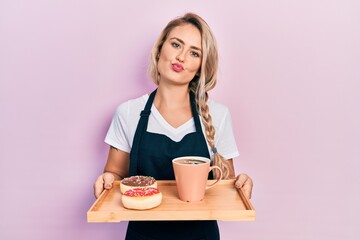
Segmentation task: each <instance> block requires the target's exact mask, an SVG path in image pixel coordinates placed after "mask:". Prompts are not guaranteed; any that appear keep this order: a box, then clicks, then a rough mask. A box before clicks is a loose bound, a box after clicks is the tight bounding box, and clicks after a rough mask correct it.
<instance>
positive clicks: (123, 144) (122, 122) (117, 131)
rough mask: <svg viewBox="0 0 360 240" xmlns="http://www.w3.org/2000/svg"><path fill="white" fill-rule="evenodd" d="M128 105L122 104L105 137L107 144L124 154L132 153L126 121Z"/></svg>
mask: <svg viewBox="0 0 360 240" xmlns="http://www.w3.org/2000/svg"><path fill="white" fill-rule="evenodd" d="M128 109H129V107H128V103H127V102H126V103H123V104H121V105H120V106H119V107H118V108H117V109H116V112H115V114H114V116H113V118H112V121H111V124H110V127H109V130H108V132H107V134H106V137H105V143H107V144H109V145H110V146H113V147H115V148H117V149H119V150H122V151H124V152H130V150H131V147H130V146H131V145H130V142H129V137H128V136H129V134H128V129H129V128H128V126H127V123H126V119H127V116H128V111H129V110H128Z"/></svg>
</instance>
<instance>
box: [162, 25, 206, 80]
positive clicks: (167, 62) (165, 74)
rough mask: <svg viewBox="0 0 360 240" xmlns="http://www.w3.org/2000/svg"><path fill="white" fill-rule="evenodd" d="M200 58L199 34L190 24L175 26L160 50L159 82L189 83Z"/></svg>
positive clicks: (197, 70)
mask: <svg viewBox="0 0 360 240" xmlns="http://www.w3.org/2000/svg"><path fill="white" fill-rule="evenodd" d="M201 59H202V50H201V34H200V31H199V30H198V29H197V28H196V27H194V26H193V25H191V24H185V25H181V26H177V27H175V28H174V29H173V30H172V31H171V32H170V33H169V35H168V37H167V39H166V40H165V42H164V44H163V46H162V49H161V51H160V56H159V61H158V72H159V74H160V79H159V84H160V83H161V82H165V81H166V82H170V83H173V84H178V85H182V84H189V82H190V81H191V80H192V79H193V78H194V76H195V74H196V73H198V72H199V70H200V66H201Z"/></svg>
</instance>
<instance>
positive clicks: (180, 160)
mask: <svg viewBox="0 0 360 240" xmlns="http://www.w3.org/2000/svg"><path fill="white" fill-rule="evenodd" d="M175 162H176V163H181V164H204V163H206V161H202V160H199V159H179V160H176V161H175Z"/></svg>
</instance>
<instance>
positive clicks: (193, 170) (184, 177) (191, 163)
mask: <svg viewBox="0 0 360 240" xmlns="http://www.w3.org/2000/svg"><path fill="white" fill-rule="evenodd" d="M172 164H173V168H174V174H175V180H176V187H177V190H178V194H179V198H180V200H182V201H186V202H198V201H201V200H202V199H204V196H205V191H206V190H207V189H209V188H212V187H214V186H215V185H216V184H217V183H218V182H219V181H220V180H221V178H222V171H221V169H220V168H219V167H218V166H210V159H208V158H204V157H194V156H186V157H178V158H175V159H173V160H172ZM215 168H216V169H217V170H218V171H219V172H220V174H216V175H217V178H216V181H215V182H214V183H212V184H211V185H207V180H208V175H209V172H210V171H211V170H213V169H215Z"/></svg>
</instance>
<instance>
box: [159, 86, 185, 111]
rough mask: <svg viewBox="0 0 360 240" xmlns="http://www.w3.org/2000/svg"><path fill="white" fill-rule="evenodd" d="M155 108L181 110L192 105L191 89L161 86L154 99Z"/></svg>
mask: <svg viewBox="0 0 360 240" xmlns="http://www.w3.org/2000/svg"><path fill="white" fill-rule="evenodd" d="M154 104H155V107H157V108H158V109H160V108H163V107H165V108H167V109H179V108H180V109H181V108H183V107H188V106H189V105H190V99H189V87H188V86H187V85H185V86H163V85H161V84H159V87H158V90H157V92H156V96H155V99H154Z"/></svg>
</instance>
